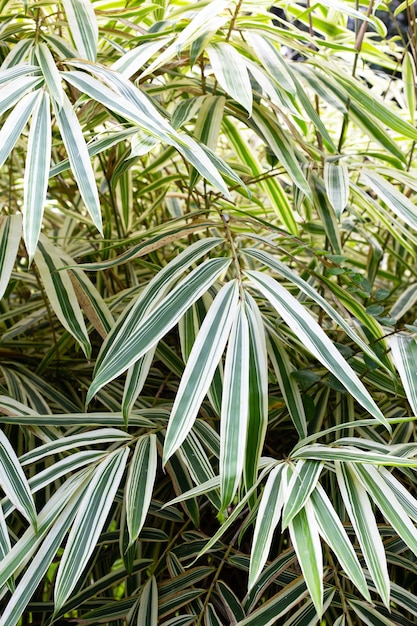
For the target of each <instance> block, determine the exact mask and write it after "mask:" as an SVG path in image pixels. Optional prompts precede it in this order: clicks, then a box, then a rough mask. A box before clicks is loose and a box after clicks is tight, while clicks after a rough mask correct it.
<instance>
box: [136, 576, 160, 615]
mask: <svg viewBox="0 0 417 626" xmlns="http://www.w3.org/2000/svg"><path fill="white" fill-rule="evenodd" d="M137 624H138V626H158V587H157V584H156V578H155V576H151V577H150V579H149V580H148V581H147V583H146V584H145V586H144V588H143V590H142V594H141V596H140V603H139V611H138V621H137Z"/></svg>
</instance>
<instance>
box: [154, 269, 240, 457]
mask: <svg viewBox="0 0 417 626" xmlns="http://www.w3.org/2000/svg"><path fill="white" fill-rule="evenodd" d="M237 302H238V285H237V282H236V281H231V282H229V283H227V284H226V285H225V286H224V287H222V289H221V290H220V291H219V293H218V294H217V296H216V298H215V299H214V301H213V303H212V305H211V307H210V309H209V311H208V313H207V315H206V317H205V319H204V322H203V324H202V326H201V329H200V332H199V334H198V336H197V339H196V341H195V343H194V345H193V348H192V350H191V353H190V356H189V358H188V361H187V365H186V368H185V370H184V374H183V376H182V379H181V383H180V386H179V389H178V392H177V395H176V397H175V401H174V405H173V407H172V412H171V416H170V420H169V423H168V428H167V434H166V437H165V445H164V456H163V463H164V464H165V463H166V461H167V460H168V459H169V457H170V456H171V455H172V454H173V453H174V452H175V450H177V449H178V448H179V446H180V445H181V443H182V442H183V441H184V439H185V438H186V436H187V434H188V432H189V430H190V428H191V427H192V425H193V423H194V420H195V418H196V415H197V412H198V410H199V408H200V405H201V402H202V401H203V398H204V396H205V395H206V393H207V391H208V389H209V386H210V384H211V381H212V378H213V376H214V372H215V369H216V367H217V365H218V362H219V360H220V358H221V356H222V354H223V351H224V348H225V346H226V341H227V338H228V336H229V332H230V328H231V326H232V323H233V319H234V317H235V315H236V310H237Z"/></svg>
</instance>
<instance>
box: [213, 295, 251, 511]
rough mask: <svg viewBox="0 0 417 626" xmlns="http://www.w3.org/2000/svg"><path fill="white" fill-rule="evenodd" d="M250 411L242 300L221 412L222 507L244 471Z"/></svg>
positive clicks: (229, 349)
mask: <svg viewBox="0 0 417 626" xmlns="http://www.w3.org/2000/svg"><path fill="white" fill-rule="evenodd" d="M248 415H249V326H248V320H247V317H246V312H245V308H244V303H241V304H240V306H239V308H238V310H237V315H236V317H235V319H234V321H233V326H232V329H231V333H230V338H229V343H228V346H227V352H226V361H225V367H224V382H223V397H222V407H221V415H220V466H219V471H220V496H221V508H222V511H224V509H226V507H227V506H229V504H230V502H231V501H232V499H233V497H234V495H235V493H236V489H237V488H238V485H239V481H240V478H241V475H242V472H243V466H244V462H245V447H246V441H247V425H248Z"/></svg>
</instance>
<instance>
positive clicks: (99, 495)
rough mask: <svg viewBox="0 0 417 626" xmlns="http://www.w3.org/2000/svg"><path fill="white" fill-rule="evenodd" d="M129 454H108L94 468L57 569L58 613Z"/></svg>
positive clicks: (95, 536) (84, 561) (87, 553)
mask: <svg viewBox="0 0 417 626" xmlns="http://www.w3.org/2000/svg"><path fill="white" fill-rule="evenodd" d="M128 454H129V451H128V450H127V449H125V450H122V451H116V452H114V453H113V454H110V455H109V456H108V457H107V459H106V460H105V461H103V462H102V463H100V465H99V466H98V467H97V469H96V471H95V473H94V476H93V479H92V480H91V482H90V484H89V486H88V489H87V491H86V493H85V495H84V497H83V500H82V502H81V503H80V506H79V509H78V513H77V517H76V518H75V521H74V524H73V527H72V529H71V532H70V534H69V537H68V540H67V544H66V547H65V551H64V554H63V555H62V558H61V563H60V565H59V568H58V573H57V577H56V584H55V609H56V610H57V611H58V610H59V609H60V608H61V606H62V605H63V604H64V602H65V601H66V600H67V598H68V597H69V595H70V593H71V591H72V590H73V589H74V587H75V585H76V584H77V581H78V579H79V577H80V576H81V574H82V572H83V569H84V568H85V566H86V564H87V561H88V559H89V558H90V555H91V553H92V551H93V550H94V548H95V545H96V542H97V539H98V537H99V535H100V532H101V530H102V528H103V525H104V523H105V521H106V518H107V515H108V513H109V511H110V508H111V506H112V505H113V499H114V496H115V494H116V491H117V489H118V487H119V483H120V481H121V479H122V475H123V472H124V468H125V465H126V461H127V456H128Z"/></svg>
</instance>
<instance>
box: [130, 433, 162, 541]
mask: <svg viewBox="0 0 417 626" xmlns="http://www.w3.org/2000/svg"><path fill="white" fill-rule="evenodd" d="M156 463H157V450H156V437H155V435H154V434H150V435H144V436H143V437H141V438H140V439H139V440H138V442H137V444H136V448H135V452H134V454H133V458H132V460H131V462H130V464H129V473H128V476H127V481H126V488H125V498H126V520H127V527H128V529H129V537H130V541H129V546H131V545H132V544H133V543H134V541H136V539H137V538H138V536H139V533H140V531H141V530H142V526H143V524H144V522H145V519H146V515H147V513H148V509H149V505H150V503H151V497H152V490H153V486H154V482H155V476H156Z"/></svg>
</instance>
